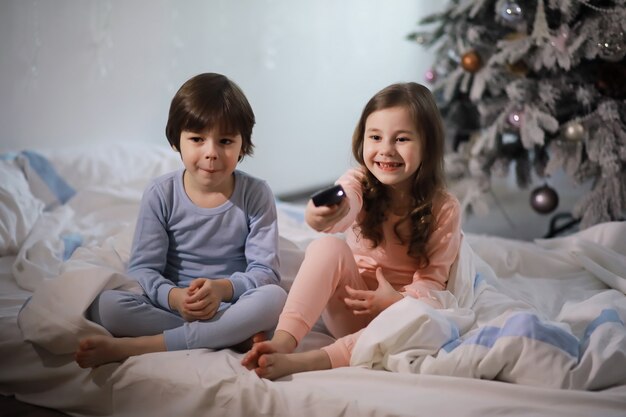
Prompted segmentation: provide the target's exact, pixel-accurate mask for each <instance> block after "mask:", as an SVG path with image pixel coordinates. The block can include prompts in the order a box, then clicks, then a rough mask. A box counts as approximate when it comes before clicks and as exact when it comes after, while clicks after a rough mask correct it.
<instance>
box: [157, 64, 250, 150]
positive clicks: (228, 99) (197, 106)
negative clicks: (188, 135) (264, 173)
mask: <svg viewBox="0 0 626 417" xmlns="http://www.w3.org/2000/svg"><path fill="white" fill-rule="evenodd" d="M254 123H255V119H254V112H253V111H252V107H251V106H250V103H249V102H248V99H247V98H246V96H245V95H244V93H243V91H241V88H239V86H238V85H237V84H235V83H234V82H233V81H231V80H229V79H228V78H227V77H225V76H223V75H221V74H215V73H204V74H199V75H196V76H195V77H193V78H191V79H189V80H188V81H186V82H185V83H184V84H183V85H182V86H181V87H180V89H179V90H178V91H177V92H176V95H175V96H174V98H173V99H172V103H171V104H170V112H169V116H168V119H167V126H166V127H165V136H166V137H167V141H168V142H169V143H170V145H171V146H173V147H174V149H176V150H177V151H180V134H181V132H183V131H184V130H187V131H191V132H197V133H201V132H204V131H206V130H212V129H214V128H217V129H218V130H219V131H220V132H221V133H225V134H226V133H228V134H233V133H235V134H236V133H239V134H240V135H241V138H242V145H241V153H242V157H243V156H245V155H252V152H253V148H254V145H253V144H252V127H253V126H254Z"/></svg>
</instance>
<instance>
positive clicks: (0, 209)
mask: <svg viewBox="0 0 626 417" xmlns="http://www.w3.org/2000/svg"><path fill="white" fill-rule="evenodd" d="M43 209H44V202H43V201H41V200H39V199H38V198H36V197H35V196H34V195H33V194H32V192H31V190H30V187H29V185H28V182H27V181H26V178H25V177H24V174H23V173H22V170H21V169H20V168H19V167H18V166H17V165H16V163H15V161H13V160H2V159H0V256H5V255H16V254H17V253H18V251H19V248H20V246H21V245H22V243H23V242H24V240H25V239H26V236H28V234H29V233H30V231H31V229H32V228H33V225H34V224H35V222H36V221H37V219H38V218H39V216H40V215H41V213H42V212H43Z"/></svg>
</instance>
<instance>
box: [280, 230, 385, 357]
mask: <svg viewBox="0 0 626 417" xmlns="http://www.w3.org/2000/svg"><path fill="white" fill-rule="evenodd" d="M374 284H376V281H375V280H374ZM346 285H349V286H350V287H352V288H355V289H359V290H367V289H372V290H373V289H375V288H368V287H367V285H366V283H365V281H364V279H363V277H362V276H361V274H360V273H359V270H358V268H357V265H356V261H355V259H354V255H353V254H352V250H351V249H350V247H349V246H348V245H347V243H346V242H344V241H343V240H341V239H339V238H336V237H333V236H324V237H322V238H320V239H317V240H315V241H313V242H311V244H309V246H308V248H307V250H306V254H305V257H304V261H303V262H302V266H301V267H300V270H299V271H298V275H297V276H296V279H295V280H294V283H293V286H292V287H291V290H290V291H289V295H288V297H287V302H286V303H285V307H284V308H283V311H282V313H281V315H280V319H279V320H278V326H277V328H276V329H277V330H283V331H286V332H288V333H289V334H291V335H292V336H293V337H294V338H295V339H296V341H297V342H298V343H300V341H301V340H302V338H303V337H304V336H305V335H306V334H307V333H308V332H309V331H310V330H311V328H312V327H313V325H314V324H315V322H316V321H317V319H318V318H319V317H320V315H321V316H322V319H323V320H324V323H325V324H326V327H327V328H328V330H329V332H330V333H331V334H332V335H333V336H334V337H335V338H337V340H336V341H335V342H334V343H333V344H331V345H329V346H325V347H323V348H322V349H323V350H324V351H325V352H326V353H327V354H328V356H329V357H330V361H331V364H332V367H333V368H337V367H340V366H348V365H349V364H350V356H351V354H352V349H353V348H354V345H355V343H356V341H357V339H358V337H359V335H360V334H361V332H362V331H363V328H364V327H365V326H367V325H368V324H369V322H370V321H372V319H373V317H371V316H369V315H367V316H361V315H354V313H353V312H352V310H350V309H349V308H348V307H347V306H346V305H345V303H344V301H343V300H344V298H345V297H347V292H346V290H345V286H346Z"/></svg>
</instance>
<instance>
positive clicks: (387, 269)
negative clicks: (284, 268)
mask: <svg viewBox="0 0 626 417" xmlns="http://www.w3.org/2000/svg"><path fill="white" fill-rule="evenodd" d="M352 153H353V155H354V157H355V159H356V160H357V161H358V163H359V164H360V168H357V169H353V170H350V171H348V172H347V173H346V174H344V175H343V176H342V177H341V178H339V180H338V181H337V183H338V184H341V185H342V186H343V188H344V189H345V191H346V195H347V197H348V198H347V199H343V201H342V202H341V203H339V204H335V205H334V206H330V207H323V206H322V207H315V206H314V205H313V204H312V202H311V201H309V203H308V205H307V208H306V215H305V218H306V221H307V223H308V224H309V225H310V226H311V227H313V228H314V229H315V230H317V231H321V232H328V233H336V232H343V231H345V232H346V241H343V240H341V239H338V238H336V237H331V236H328V237H322V238H320V239H318V240H316V241H314V242H312V243H311V244H310V245H309V247H308V248H307V251H306V254H305V258H304V261H303V263H302V266H301V268H300V270H299V272H298V275H297V277H296V279H295V281H294V284H293V286H292V288H291V290H290V293H289V295H288V298H287V302H286V304H285V308H284V309H283V311H282V313H281V315H280V319H279V322H278V326H277V328H276V332H275V333H274V336H273V337H272V339H271V340H269V341H259V342H257V343H255V344H254V345H253V347H252V349H251V350H250V351H249V352H248V353H247V354H246V356H245V357H244V358H243V360H242V364H243V365H244V366H246V367H247V368H248V369H254V371H255V372H256V373H257V374H258V375H259V376H261V377H264V378H268V379H275V378H280V377H281V376H284V375H288V374H291V373H295V372H302V371H312V370H322V369H329V368H336V367H339V366H347V365H349V363H350V356H351V352H352V349H353V347H354V345H355V343H356V340H357V339H358V337H359V334H360V333H361V331H362V329H363V328H364V327H365V326H367V325H368V323H369V322H370V321H372V319H374V317H376V316H377V315H378V314H379V313H380V312H381V311H383V310H384V309H386V308H387V307H389V306H390V305H392V304H393V303H395V302H397V301H398V300H400V299H402V297H404V296H411V297H416V298H420V299H422V300H424V301H425V302H427V303H429V304H431V305H433V306H434V307H441V306H440V305H438V303H437V301H436V300H435V298H434V297H432V296H431V291H439V290H443V289H445V287H446V283H447V279H448V273H449V270H450V266H451V264H452V263H453V262H454V260H455V258H456V256H457V253H458V251H459V246H460V242H461V229H460V207H459V202H458V201H457V199H456V198H455V197H453V196H452V195H451V194H449V193H448V192H446V190H445V186H444V176H443V153H444V131H443V124H442V121H441V116H440V114H439V111H438V109H437V106H436V104H435V101H434V99H433V96H432V94H431V93H430V91H429V90H428V89H427V88H425V87H424V86H422V85H419V84H416V83H406V84H394V85H391V86H389V87H387V88H385V89H383V90H382V91H380V92H378V93H377V94H376V95H375V96H374V97H373V98H372V99H371V100H370V101H369V102H368V103H367V105H366V106H365V109H364V110H363V113H362V115H361V118H360V120H359V123H358V125H357V127H356V129H355V132H354V136H353V138H352ZM320 314H321V315H322V318H323V320H324V323H325V324H326V327H327V328H328V330H329V332H330V333H331V334H332V335H333V336H334V337H335V338H337V340H336V342H334V343H333V344H331V345H329V346H326V347H323V348H322V349H321V350H313V351H309V352H300V353H292V352H293V351H294V350H295V348H296V347H297V345H298V343H299V342H300V340H302V338H303V337H304V336H305V335H306V333H307V332H309V330H310V329H311V327H312V326H313V324H314V323H315V321H316V320H317V318H318V317H319V315H320Z"/></svg>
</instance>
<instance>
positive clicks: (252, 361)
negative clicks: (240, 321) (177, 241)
mask: <svg viewBox="0 0 626 417" xmlns="http://www.w3.org/2000/svg"><path fill="white" fill-rule="evenodd" d="M255 336H256V335H255ZM297 345H298V343H297V342H296V339H295V338H294V337H293V336H292V335H291V334H289V333H287V332H285V331H283V330H277V331H276V332H275V333H274V337H272V340H266V341H262V340H261V341H258V342H257V341H255V343H254V345H253V346H252V348H251V349H250V351H249V352H248V353H246V355H245V356H244V357H243V359H242V360H241V364H242V365H243V366H245V367H246V368H248V369H250V370H252V369H255V368H257V367H258V364H259V358H260V357H261V355H264V354H268V353H291V352H293V351H294V350H295V349H296V346H297Z"/></svg>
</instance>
